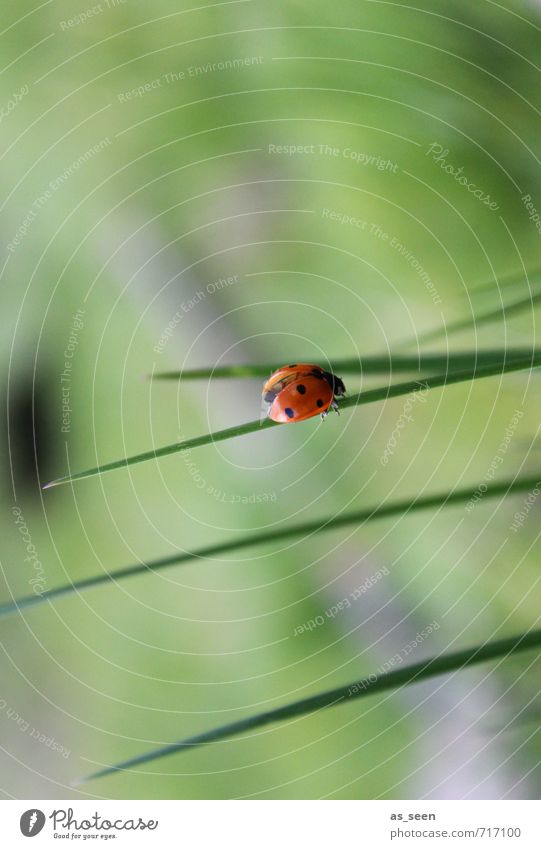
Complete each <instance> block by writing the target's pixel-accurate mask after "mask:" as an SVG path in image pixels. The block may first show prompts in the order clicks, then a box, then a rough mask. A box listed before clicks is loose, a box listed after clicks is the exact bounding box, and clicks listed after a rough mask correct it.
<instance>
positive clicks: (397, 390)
mask: <svg viewBox="0 0 541 849" xmlns="http://www.w3.org/2000/svg"><path fill="white" fill-rule="evenodd" d="M538 365H541V352H540V351H530V352H528V353H526V354H523V355H520V356H517V357H514V358H513V359H510V360H506V361H505V362H504V363H502V362H501V361H498V362H491V363H485V364H482V365H480V366H477V365H476V366H473V367H471V368H467V369H463V370H460V371H452V372H448V371H446V372H444V373H442V374H436V375H431V376H428V377H425V378H423V379H422V380H410V381H407V382H405V383H397V384H394V385H390V386H389V385H387V386H382V387H378V388H376V389H369V390H367V391H366V392H360V393H358V394H354V395H350V396H349V397H347V398H344V399H342V400H341V401H340V409H341V410H345V409H348V408H350V407H358V406H362V405H364V404H373V403H375V402H376V401H385V400H387V399H388V398H396V397H397V396H400V395H409V394H410V393H411V392H418V391H421V390H425V389H436V388H438V387H441V386H448V385H451V384H453V383H463V382H465V381H468V380H478V379H479V378H482V377H493V376H494V375H501V374H506V373H508V372H512V371H519V370H521V369H529V368H532V367H534V366H538ZM299 426H300V425H299V424H297V425H296V427H299ZM270 427H276V424H275V422H272V421H270V420H269V419H265V420H264V421H263V422H261V421H259V419H257V420H256V421H252V422H247V423H246V424H243V425H236V426H235V427H230V428H227V429H226V430H219V431H215V432H214V433H207V434H204V435H203V436H197V437H194V438H193V439H187V440H184V441H183V442H174V443H172V444H171V445H165V446H163V447H162V448H156V449H154V450H152V451H145V452H143V453H142V454H135V455H133V456H132V457H124V458H122V459H121V460H114V461H113V462H112V463H104V464H103V465H101V466H96V467H95V468H93V469H85V470H84V471H82V472H75V473H74V474H72V475H65V476H64V477H61V478H57V479H56V480H53V481H50V483H47V484H45V485H44V487H43V489H50V488H51V487H53V486H59V485H60V484H65V483H71V482H73V481H76V480H82V479H83V478H91V477H94V476H95V475H103V474H105V473H107V472H112V471H114V470H116V469H121V468H124V467H126V466H133V465H135V464H136V463H143V462H145V461H146V460H157V459H158V458H160V457H165V456H167V455H169V454H176V453H178V452H180V451H188V450H189V449H191V448H199V447H201V446H203V445H211V444H212V443H213V442H221V441H223V440H225V439H234V438H235V437H237V436H245V435H246V434H248V433H257V432H261V431H263V430H267V429H268V428H270Z"/></svg>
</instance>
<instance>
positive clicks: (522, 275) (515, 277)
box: [469, 268, 541, 295]
mask: <svg viewBox="0 0 541 849" xmlns="http://www.w3.org/2000/svg"><path fill="white" fill-rule="evenodd" d="M540 277H541V268H532V269H530V270H528V271H518V272H517V271H515V272H513V273H511V274H506V275H504V277H501V278H500V279H499V280H495V279H492V280H491V281H489V282H487V283H481V285H479V286H474V287H473V288H471V289H470V290H469V293H470V295H478V294H485V293H487V292H491V293H492V294H494V292H503V291H505V290H506V289H511V288H514V287H515V286H518V285H519V284H520V283H522V285H523V286H524V287H525V288H527V287H529V286H530V285H531V284H532V282H534V281H535V282H536V283H537V282H538V281H539V278H540Z"/></svg>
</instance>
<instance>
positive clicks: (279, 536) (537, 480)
mask: <svg viewBox="0 0 541 849" xmlns="http://www.w3.org/2000/svg"><path fill="white" fill-rule="evenodd" d="M540 485H541V470H540V471H539V473H538V475H536V476H535V477H527V478H517V479H515V480H505V481H501V482H500V483H497V484H491V485H490V486H489V487H488V488H487V490H486V492H484V494H483V498H497V497H498V496H500V495H502V496H505V495H510V494H512V493H516V492H528V491H529V490H532V489H535V487H536V486H540ZM476 491H477V486H473V487H468V488H466V489H458V490H456V491H455V492H450V493H449V492H445V493H438V494H435V495H428V496H424V497H423V498H419V497H418V498H414V499H409V500H401V501H394V502H391V503H390V504H383V505H376V506H374V507H368V508H364V509H362V510H354V511H351V512H348V513H343V514H342V515H337V516H331V517H330V518H322V519H319V520H316V521H313V522H305V523H302V524H298V525H286V526H285V527H283V528H277V529H274V530H272V531H267V532H265V533H256V534H251V535H245V536H243V537H238V538H236V539H233V540H228V541H227V542H219V543H216V544H215V545H211V546H207V547H205V548H199V549H197V550H196V551H183V552H176V553H175V554H172V555H170V556H169V557H163V558H161V559H159V560H151V561H150V562H148V563H135V564H133V565H132V566H127V567H125V568H123V569H118V570H116V571H114V572H104V573H102V574H101V575H94V576H93V577H91V578H85V579H83V580H81V581H75V582H73V583H70V584H64V585H63V586H60V587H56V588H55V589H51V590H46V591H45V592H43V593H41V594H40V595H29V596H24V597H23V598H19V599H16V600H15V601H11V602H7V603H5V604H3V605H1V606H0V616H6V615H7V614H9V613H14V612H15V611H16V610H20V609H22V608H26V607H33V606H35V605H38V604H42V603H43V602H45V601H49V600H50V599H53V598H59V597H60V596H66V595H71V594H72V593H76V592H79V591H80V590H86V589H89V588H90V587H96V586H99V585H100V584H106V583H109V582H110V581H118V580H122V579H124V578H129V577H132V576H134V575H141V574H144V573H149V572H151V573H155V572H158V571H160V570H162V569H166V568H167V567H169V566H178V565H179V564H181V563H188V562H190V561H192V562H193V561H194V560H202V559H205V558H207V557H214V556H215V555H218V554H226V553H229V552H231V551H239V550H240V549H243V548H249V547H252V546H256V545H261V544H265V543H268V542H278V541H280V540H285V539H290V538H294V537H309V536H311V535H313V534H317V533H321V532H322V531H331V530H336V529H337V528H343V527H346V526H348V525H356V524H361V523H362V522H365V521H372V520H374V519H383V518H386V517H390V516H398V515H401V514H408V513H410V512H416V511H418V510H427V509H430V508H434V507H449V506H451V505H453V504H460V503H464V502H467V501H469V500H470V499H471V498H472V497H473V496H474V494H475V493H476Z"/></svg>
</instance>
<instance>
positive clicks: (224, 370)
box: [151, 348, 541, 381]
mask: <svg viewBox="0 0 541 849" xmlns="http://www.w3.org/2000/svg"><path fill="white" fill-rule="evenodd" d="M532 353H533V354H536V353H541V352H539V351H535V350H534V351H532V350H531V349H529V348H510V349H508V350H505V349H502V348H497V349H494V350H484V351H461V352H459V353H456V354H420V355H414V356H408V355H407V354H402V355H399V354H398V355H397V354H388V355H387V356H368V357H363V358H362V360H359V359H345V360H334V361H333V363H332V365H331V366H329V368H330V369H331V371H333V372H334V374H338V375H341V376H342V375H347V374H387V373H389V372H393V371H395V372H404V371H406V372H407V371H414V372H415V371H418V372H421V371H436V370H437V371H442V369H445V370H447V371H454V370H455V369H464V368H475V367H476V366H482V365H490V364H492V365H494V364H496V363H500V364H501V365H502V366H503V365H504V364H505V363H506V362H510V361H511V360H513V359H521V358H525V357H530V356H532ZM299 359H300V358H299ZM275 368H276V363H266V364H265V363H263V364H262V365H261V364H258V365H236V366H219V367H217V368H210V369H209V368H200V369H187V370H186V371H182V372H181V371H159V372H155V374H153V375H152V376H151V377H152V380H177V381H178V380H181V379H182V380H205V379H207V378H210V377H212V379H217V378H237V377H253V378H261V377H268V376H269V374H271V373H272V372H273V371H274V370H275Z"/></svg>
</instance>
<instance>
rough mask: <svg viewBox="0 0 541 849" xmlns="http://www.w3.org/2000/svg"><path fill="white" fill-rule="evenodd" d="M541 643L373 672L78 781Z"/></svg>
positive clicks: (511, 642)
mask: <svg viewBox="0 0 541 849" xmlns="http://www.w3.org/2000/svg"><path fill="white" fill-rule="evenodd" d="M540 647H541V629H538V630H535V631H530V632H529V633H526V634H522V635H520V636H515V637H508V638H507V639H502V640H495V641H493V642H488V643H482V644H480V645H478V646H475V647H473V648H470V649H465V650H463V651H456V652H452V653H449V654H444V655H436V656H434V657H431V658H429V659H428V660H424V661H421V662H420V663H415V664H411V665H410V666H407V667H404V668H402V669H396V670H393V671H391V672H386V673H382V674H379V675H369V676H367V677H366V678H362V679H361V680H359V681H354V682H352V683H351V684H346V685H345V686H343V687H337V688H336V689H334V690H327V691H326V692H324V693H319V694H318V695H315V696H309V697H308V698H305V699H300V700H299V701H296V702H291V703H290V704H287V705H284V706H283V707H279V708H276V709H274V710H268V711H265V712H264V713H258V714H255V715H253V716H249V717H247V718H246V719H240V720H238V721H237V722H231V723H229V724H228V725H222V726H220V727H218V728H213V729H211V730H210V731H205V732H203V733H202V734H196V735H195V736H194V737H188V738H186V739H185V740H180V741H178V742H177V743H172V744H171V745H169V746H161V747H160V748H158V749H153V750H152V751H150V752H146V753H145V754H142V755H137V756H136V757H134V758H130V759H129V760H126V761H123V762H122V763H119V764H115V765H114V766H107V767H104V768H103V769H100V770H99V771H98V772H95V773H93V774H92V775H88V776H86V778H83V779H82V780H81V782H79V783H81V784H83V783H85V782H88V781H93V780H95V779H97V778H103V777H104V776H106V775H111V774H112V773H114V772H119V771H122V770H127V769H131V768H132V767H136V766H140V765H141V764H146V763H149V762H150V761H155V760H158V758H164V757H167V756H168V755H173V754H175V753H177V752H181V751H186V750H187V749H191V750H193V749H194V748H197V747H198V746H203V745H205V744H208V743H216V742H218V741H219V740H225V739H229V738H231V737H235V736H237V735H239V734H244V733H246V732H247V731H253V730H254V729H256V728H262V727H263V726H265V725H270V724H272V723H275V722H283V721H284V720H286V719H295V718H296V717H300V716H305V715H306V714H310V713H315V712H316V711H320V710H325V709H326V708H331V707H339V706H340V705H344V704H348V703H349V702H350V701H352V700H353V699H359V698H363V697H365V696H372V695H375V694H376V693H382V692H384V691H385V690H391V689H396V688H397V687H403V686H406V685H409V684H417V683H419V682H420V681H425V680H426V679H427V678H433V677H435V676H437V675H449V674H450V673H453V672H458V671H461V670H463V669H467V668H468V667H470V666H474V665H475V664H478V663H486V662H487V661H490V660H497V659H499V658H506V657H509V656H511V655H513V654H518V653H519V652H524V651H529V650H532V649H538V648H540Z"/></svg>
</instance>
